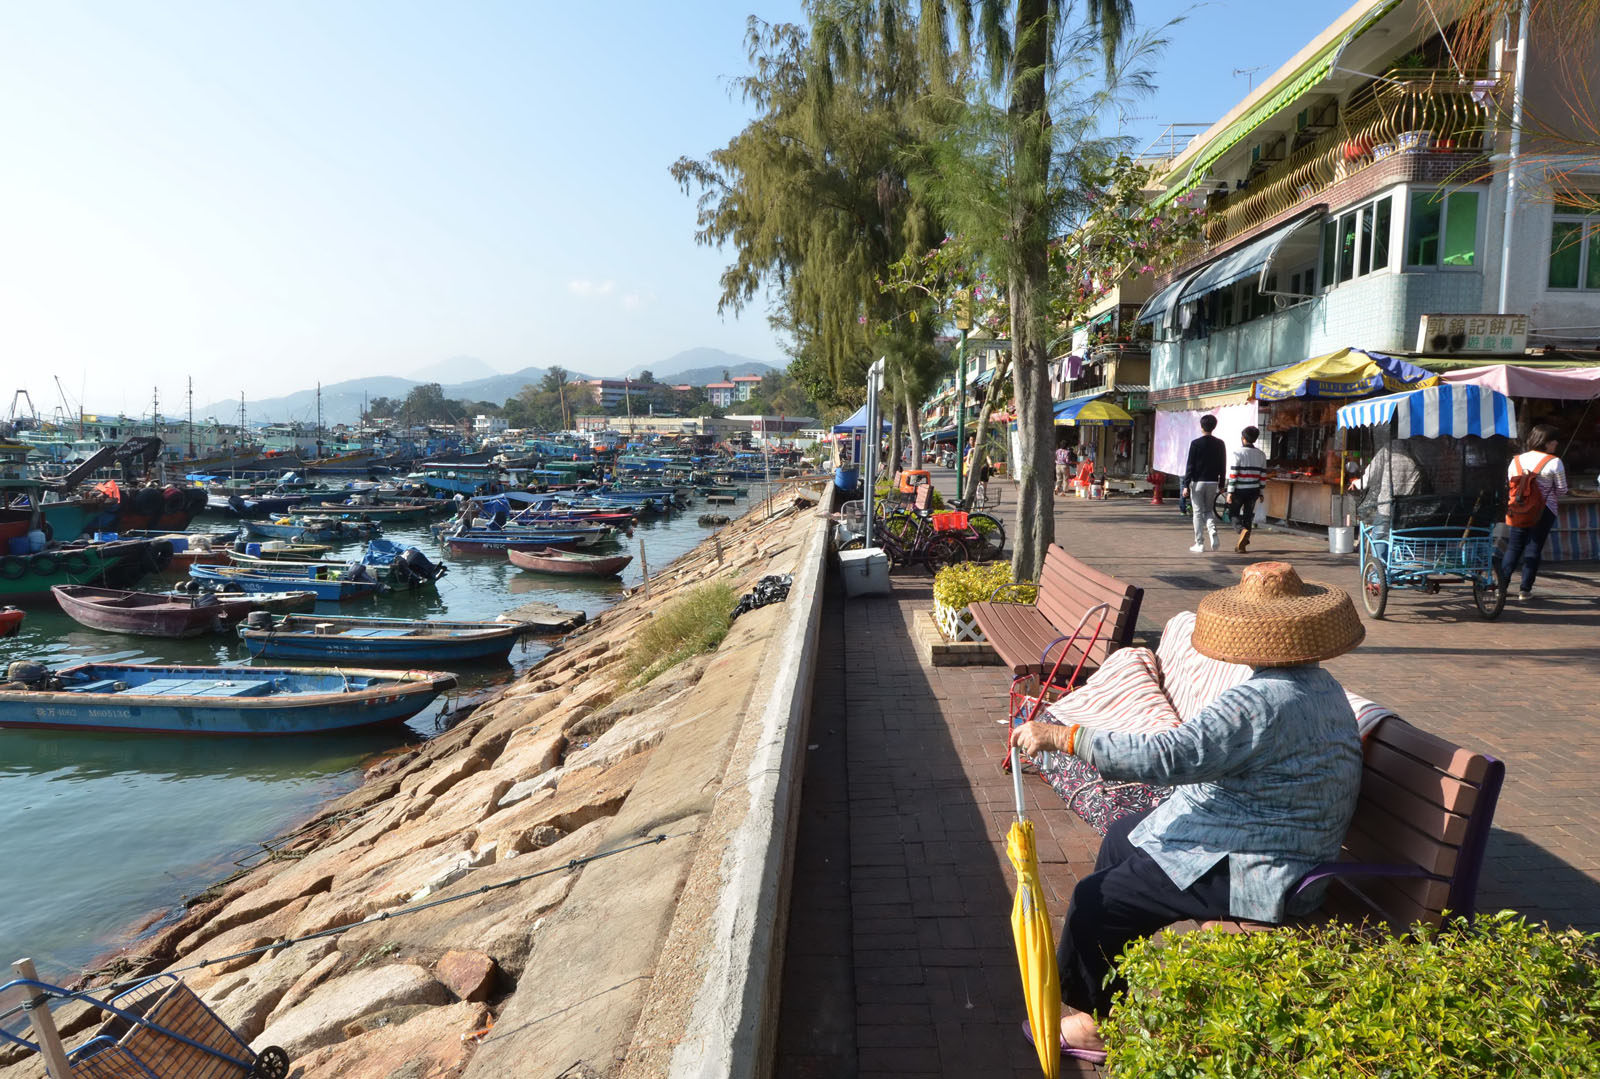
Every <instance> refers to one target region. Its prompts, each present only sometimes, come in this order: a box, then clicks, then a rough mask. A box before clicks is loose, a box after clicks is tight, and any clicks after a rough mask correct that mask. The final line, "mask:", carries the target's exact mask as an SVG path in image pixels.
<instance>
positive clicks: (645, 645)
mask: <svg viewBox="0 0 1600 1079" xmlns="http://www.w3.org/2000/svg"><path fill="white" fill-rule="evenodd" d="M738 602H739V593H738V592H736V591H734V589H733V586H732V585H729V584H728V583H727V582H726V581H712V582H711V583H709V584H703V585H701V586H699V587H698V588H696V589H694V590H693V591H691V592H689V593H687V594H686V595H684V596H681V597H679V598H678V599H675V600H673V601H672V602H671V603H669V604H667V605H666V606H664V607H662V608H661V610H659V611H657V612H656V616H655V617H654V618H652V619H651V620H650V621H648V622H646V623H645V624H644V628H643V629H642V630H640V631H639V636H638V637H636V638H635V639H634V642H633V647H632V648H630V649H629V650H628V657H627V660H626V662H624V664H623V671H624V673H625V674H626V675H627V676H628V677H629V678H631V679H632V680H633V684H634V685H641V686H642V685H644V684H645V683H646V682H648V681H650V680H651V679H652V678H654V677H656V676H657V675H658V674H661V673H662V672H663V671H666V670H669V669H671V668H672V667H674V666H676V665H677V664H679V663H682V662H683V661H684V660H686V659H688V658H689V657H690V656H694V655H699V654H700V653H701V652H710V651H713V650H715V649H716V647H717V645H719V644H721V643H722V638H724V637H726V636H727V635H728V626H729V619H728V616H729V615H731V614H732V613H733V608H734V607H735V606H736V605H737V604H738Z"/></svg>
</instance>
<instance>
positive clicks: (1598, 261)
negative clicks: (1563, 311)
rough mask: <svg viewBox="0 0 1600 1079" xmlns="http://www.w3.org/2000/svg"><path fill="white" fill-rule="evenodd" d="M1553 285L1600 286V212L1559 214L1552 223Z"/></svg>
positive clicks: (1551, 260) (1597, 287)
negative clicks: (1582, 215)
mask: <svg viewBox="0 0 1600 1079" xmlns="http://www.w3.org/2000/svg"><path fill="white" fill-rule="evenodd" d="M1546 283H1547V284H1548V285H1549V286H1550V287H1551V288H1582V289H1596V290H1600V214H1590V215H1588V216H1586V217H1580V216H1577V215H1573V214H1558V215H1556V218H1555V220H1554V221H1552V222H1551V224H1550V273H1549V276H1548V277H1547V278H1546Z"/></svg>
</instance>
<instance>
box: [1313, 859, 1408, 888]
mask: <svg viewBox="0 0 1600 1079" xmlns="http://www.w3.org/2000/svg"><path fill="white" fill-rule="evenodd" d="M1341 877H1427V878H1430V879H1435V878H1433V874H1432V873H1428V872H1426V871H1424V870H1423V869H1421V868H1420V867H1418V866H1414V865H1406V864H1390V863H1383V862H1323V863H1322V864H1321V865H1319V866H1317V867H1315V868H1314V869H1312V870H1311V871H1310V872H1309V873H1307V874H1306V875H1305V876H1303V877H1301V878H1300V881H1299V883H1298V884H1296V885H1295V886H1294V894H1295V895H1299V894H1300V893H1301V892H1303V891H1305V890H1306V889H1307V888H1309V887H1311V885H1313V884H1316V883H1318V882H1320V881H1324V880H1332V879H1335V878H1341Z"/></svg>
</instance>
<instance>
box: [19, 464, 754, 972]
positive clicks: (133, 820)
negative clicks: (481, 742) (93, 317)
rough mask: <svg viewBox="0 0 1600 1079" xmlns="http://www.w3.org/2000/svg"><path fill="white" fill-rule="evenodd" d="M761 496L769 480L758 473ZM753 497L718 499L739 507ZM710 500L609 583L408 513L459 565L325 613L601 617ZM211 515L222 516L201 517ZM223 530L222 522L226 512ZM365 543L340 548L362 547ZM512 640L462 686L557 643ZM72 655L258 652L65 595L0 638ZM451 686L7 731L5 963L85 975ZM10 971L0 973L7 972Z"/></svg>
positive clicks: (670, 553) (224, 660) (674, 547)
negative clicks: (149, 723) (373, 711)
mask: <svg viewBox="0 0 1600 1079" xmlns="http://www.w3.org/2000/svg"><path fill="white" fill-rule="evenodd" d="M750 487H751V492H752V496H756V495H758V494H759V491H758V488H759V484H751V485H750ZM747 506H748V504H747V501H746V500H741V501H740V504H739V505H737V506H735V507H720V508H716V509H715V512H719V513H727V514H728V515H729V516H737V515H738V514H740V513H743V512H744V511H745V509H746V508H747ZM707 509H708V507H706V506H705V505H704V504H703V503H696V504H695V505H694V506H692V507H691V508H690V509H688V510H686V511H683V512H680V513H678V514H676V515H674V516H673V517H671V518H670V519H666V520H662V519H660V518H656V519H654V520H652V521H647V522H641V523H640V525H639V526H638V528H637V529H636V531H635V533H634V537H633V539H631V540H627V541H626V542H625V545H624V547H623V549H624V550H627V551H629V552H631V553H632V554H633V555H634V560H633V562H632V563H630V564H629V566H628V567H627V569H626V570H624V572H623V574H622V577H621V578H620V580H619V579H615V578H614V579H611V580H609V581H599V580H575V581H570V582H569V581H563V580H559V579H552V578H549V577H546V576H544V575H541V574H534V573H525V572H523V571H520V570H518V569H517V568H516V567H514V566H512V565H511V564H510V563H509V562H507V561H506V558H505V555H504V553H503V552H500V553H497V554H484V555H473V556H449V557H446V556H445V554H444V552H443V549H442V548H441V547H440V546H439V545H438V543H437V541H435V540H434V539H433V538H432V536H430V535H429V534H428V533H427V531H426V530H425V529H424V528H402V527H400V526H395V527H394V528H392V529H390V530H389V531H388V532H387V533H386V535H387V536H388V538H390V539H394V540H399V541H403V542H407V543H413V544H415V545H417V546H418V547H420V548H421V549H422V550H423V551H424V552H426V553H427V554H428V556H429V557H430V558H432V559H434V560H435V561H438V560H439V559H441V558H444V559H445V561H447V562H448V564H449V566H450V572H449V573H448V574H447V575H445V577H444V578H443V579H442V580H441V581H439V583H438V585H437V586H436V588H429V589H422V590H419V591H417V592H402V593H392V594H390V595H387V596H380V597H378V598H376V599H372V600H367V601H358V602H354V603H346V604H323V605H319V607H318V610H319V611H321V612H323V613H334V612H336V611H337V612H338V613H343V614H375V615H382V616H387V617H396V618H430V617H431V618H493V617H494V616H495V615H498V614H500V613H501V612H502V611H505V610H507V609H509V608H512V607H515V606H518V605H520V604H523V603H529V602H533V601H535V600H539V601H543V602H547V603H552V604H555V605H556V606H559V607H563V608H567V609H572V610H583V611H585V612H587V613H588V614H589V615H591V616H593V615H595V614H598V613H599V612H601V611H603V610H605V609H606V608H607V607H609V606H611V605H612V604H613V603H615V602H616V601H617V599H618V598H619V597H620V596H621V594H622V589H623V588H624V587H627V586H632V585H634V584H637V583H638V581H639V579H640V570H639V558H638V553H639V544H640V542H641V541H642V542H643V544H644V546H645V553H646V556H647V557H648V559H649V564H650V567H651V572H652V573H655V572H656V571H658V570H659V569H660V568H661V567H664V566H665V565H666V564H667V563H668V562H670V561H671V560H672V559H674V558H676V557H677V556H678V555H680V554H682V553H683V552H685V551H687V550H689V549H690V548H691V547H693V546H694V545H695V544H697V543H699V542H700V541H701V540H703V539H704V538H706V536H707V535H709V534H710V531H711V530H710V529H708V528H705V527H702V526H701V525H700V524H698V522H697V520H696V518H697V517H698V516H699V515H700V514H701V513H702V512H706V511H707ZM207 523H213V522H212V519H211V518H209V517H206V518H202V519H201V521H200V522H198V524H202V525H203V524H207ZM218 527H226V526H225V525H222V524H218ZM359 551H360V546H359V545H355V546H352V547H348V548H344V549H341V550H340V551H337V552H335V553H334V554H333V555H330V557H336V556H340V555H346V554H348V555H349V556H350V557H359ZM536 641H537V639H536V638H530V647H529V648H528V649H527V650H526V651H524V650H523V649H522V648H521V647H518V648H516V649H514V650H513V651H512V655H511V663H510V665H509V666H499V667H493V666H481V665H480V666H476V667H463V668H461V670H460V672H459V673H460V674H461V675H462V685H461V690H459V691H458V693H464V692H470V691H472V690H473V689H476V688H482V687H485V686H490V685H494V684H498V683H501V682H504V681H506V680H507V679H509V678H510V677H512V675H513V674H514V672H515V671H516V670H519V669H522V668H525V667H527V666H528V665H530V664H532V663H533V662H535V661H537V660H538V659H539V658H540V657H541V656H542V655H544V653H545V651H546V648H545V647H544V646H542V645H539V644H538V643H536ZM18 659H32V660H40V661H43V662H45V663H48V664H50V665H52V666H65V665H67V664H70V663H79V662H84V661H87V660H91V659H99V660H103V661H117V662H162V661H166V662H173V663H189V664H238V665H244V664H248V663H249V662H250V660H249V657H248V654H247V653H246V651H245V649H244V647H243V646H242V645H240V644H239V643H238V642H237V641H236V640H235V639H234V638H233V637H231V636H218V637H208V638H202V639H198V640H188V641H163V640H157V639H154V638H148V637H130V636H125V635H122V634H116V633H104V632H101V631H99V630H93V629H89V628H87V627H84V626H80V625H78V624H77V623H76V622H73V621H72V620H70V619H68V618H67V617H66V616H65V615H62V614H60V613H59V612H57V611H55V610H54V609H53V608H51V609H49V610H44V609H33V610H30V611H29V613H28V616H27V619H26V621H25V622H24V624H23V628H22V633H21V635H20V636H18V637H14V638H10V639H7V640H0V668H3V667H4V665H5V664H7V663H10V662H11V661H13V660H18ZM449 703H450V701H449V700H441V701H438V702H435V704H434V705H433V706H432V707H430V708H429V709H428V710H426V711H424V712H423V713H421V714H420V715H418V716H416V717H415V718H414V719H412V720H411V721H410V723H409V724H408V725H407V726H405V727H403V728H397V729H393V730H389V731H386V732H383V733H377V734H373V733H367V734H355V735H339V736H320V737H310V738H302V739H208V738H185V737H169V736H151V735H116V734H97V733H93V732H61V733H57V732H50V731H17V730H0V837H3V838H0V844H3V846H0V970H3V971H9V969H10V964H11V962H12V960H14V959H16V958H19V957H21V956H31V957H32V958H33V959H34V961H35V962H36V963H37V965H38V968H39V971H40V973H41V975H42V976H43V977H44V978H45V980H47V981H48V980H51V979H52V978H55V977H62V976H65V975H67V974H69V973H73V972H76V971H77V970H79V969H80V968H81V967H82V966H83V965H84V964H85V963H86V962H88V961H89V960H90V959H91V958H93V957H94V956H96V955H98V954H100V953H102V952H103V951H105V950H106V949H107V948H108V947H110V946H111V945H113V944H115V943H118V942H120V941H121V940H122V939H123V938H124V937H125V936H126V934H127V931H128V929H129V927H130V926H131V925H132V924H133V923H135V922H136V921H138V920H140V919H141V918H143V917H144V916H145V915H148V914H149V913H150V912H152V911H155V910H158V909H162V908H172V907H173V906H174V905H175V904H177V903H178V902H180V900H181V897H182V896H183V895H186V894H193V893H196V892H199V891H200V890H202V889H203V888H205V887H206V886H207V885H209V884H210V883H212V882H214V881H216V880H218V879H220V878H222V877H224V876H226V875H228V874H229V873H231V872H233V871H234V869H235V868H236V867H235V864H234V863H235V860H237V859H242V858H245V857H246V856H248V855H250V854H251V853H252V852H258V851H259V849H260V847H259V844H260V843H261V842H262V841H264V840H268V839H271V838H273V837H274V836H277V835H280V834H282V833H283V832H284V831H286V830H287V829H289V828H291V827H293V826H294V825H295V824H296V823H297V822H298V821H300V820H303V819H304V818H305V817H306V816H307V815H308V814H310V813H311V812H312V811H313V810H314V809H315V808H316V807H317V805H318V804H320V803H321V802H324V801H326V800H327V799H329V798H332V797H336V796H337V795H339V794H342V793H343V792H345V791H347V790H350V789H351V788H353V787H354V786H356V785H357V783H359V781H360V777H361V772H362V770H363V769H364V767H365V764H366V762H367V761H369V760H370V759H371V758H372V756H373V755H374V754H377V753H381V752H383V751H385V750H389V749H393V748H395V747H396V746H399V745H401V744H403V743H405V742H406V741H408V740H411V741H415V740H419V739H425V738H428V737H430V736H431V735H433V734H434V733H436V731H437V721H438V719H439V717H440V714H441V712H442V711H443V710H444V709H445V708H447V707H448V706H449ZM4 980H6V979H5V978H4V977H0V981H4Z"/></svg>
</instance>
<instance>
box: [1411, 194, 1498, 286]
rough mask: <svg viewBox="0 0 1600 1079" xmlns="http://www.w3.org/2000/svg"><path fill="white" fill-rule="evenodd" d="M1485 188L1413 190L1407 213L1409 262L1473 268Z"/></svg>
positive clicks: (1428, 266)
mask: <svg viewBox="0 0 1600 1079" xmlns="http://www.w3.org/2000/svg"><path fill="white" fill-rule="evenodd" d="M1480 196H1481V192H1479V191H1477V190H1476V189H1472V188H1462V189H1461V190H1459V191H1450V192H1444V191H1438V190H1427V191H1413V192H1411V203H1410V212H1409V213H1408V214H1407V215H1406V266H1407V267H1411V268H1416V269H1445V270H1471V269H1476V268H1477V264H1478V216H1479V215H1478V211H1479V208H1480V206H1481V204H1482V201H1483V200H1482V198H1481V197H1480Z"/></svg>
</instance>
